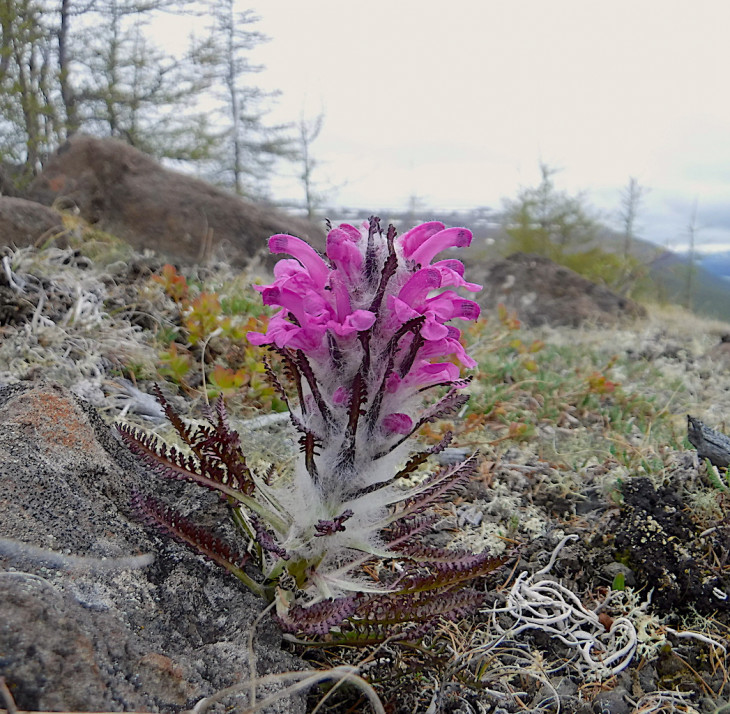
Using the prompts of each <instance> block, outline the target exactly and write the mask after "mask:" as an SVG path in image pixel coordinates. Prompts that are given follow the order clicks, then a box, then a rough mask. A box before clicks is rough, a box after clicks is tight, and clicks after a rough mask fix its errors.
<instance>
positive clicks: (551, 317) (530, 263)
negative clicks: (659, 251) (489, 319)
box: [470, 253, 646, 327]
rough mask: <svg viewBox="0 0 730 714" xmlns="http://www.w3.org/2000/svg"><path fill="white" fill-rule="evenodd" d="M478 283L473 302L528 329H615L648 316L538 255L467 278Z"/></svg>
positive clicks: (630, 302)
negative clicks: (510, 314)
mask: <svg viewBox="0 0 730 714" xmlns="http://www.w3.org/2000/svg"><path fill="white" fill-rule="evenodd" d="M470 279H471V280H474V281H475V282H479V283H482V285H483V286H484V287H483V289H482V291H481V292H479V293H477V297H476V299H477V300H478V301H479V303H480V304H481V305H482V307H485V308H487V309H494V308H496V307H497V305H499V304H500V303H502V304H503V305H504V306H505V307H506V308H508V309H509V310H514V311H515V312H516V313H517V317H518V318H519V319H520V321H522V322H523V323H524V324H526V325H529V326H532V327H534V326H537V325H553V326H568V327H577V326H579V325H582V324H585V323H588V324H598V325H613V324H616V323H617V322H619V321H620V320H622V319H626V318H636V317H643V316H645V315H646V310H645V309H644V308H643V307H642V306H641V305H639V304H638V303H635V302H634V301H633V300H629V299H628V298H625V297H621V296H620V295H617V294H616V293H614V292H612V291H611V290H609V289H608V288H607V287H605V286H603V285H597V284H596V283H592V282H591V281H590V280H588V279H586V278H584V277H583V276H581V275H578V273H576V272H574V271H572V270H570V269H569V268H566V267H564V266H562V265H558V264H557V263H554V262H553V261H552V260H550V259H549V258H545V257H543V256H540V255H532V254H526V253H515V254H514V255H511V256H509V257H508V258H504V259H502V260H497V261H493V262H490V263H488V264H487V265H486V266H485V268H484V269H483V272H482V273H481V274H479V273H478V272H477V274H476V275H474V274H473V271H472V274H471V276H470Z"/></svg>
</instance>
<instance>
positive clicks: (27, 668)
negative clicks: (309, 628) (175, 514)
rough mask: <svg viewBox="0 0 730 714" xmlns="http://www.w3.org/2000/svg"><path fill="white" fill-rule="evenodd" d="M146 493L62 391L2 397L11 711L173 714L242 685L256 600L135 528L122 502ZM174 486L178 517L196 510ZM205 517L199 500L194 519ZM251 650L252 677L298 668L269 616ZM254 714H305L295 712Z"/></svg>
mask: <svg viewBox="0 0 730 714" xmlns="http://www.w3.org/2000/svg"><path fill="white" fill-rule="evenodd" d="M145 482H147V487H148V488H149V487H150V485H151V484H149V477H146V476H145V475H144V474H143V473H141V472H139V471H138V470H137V466H136V463H135V462H134V461H133V460H132V458H131V457H130V456H129V454H128V453H127V452H126V450H125V449H124V447H122V446H121V445H120V444H119V443H118V442H117V440H116V439H115V437H114V436H113V434H112V432H111V430H110V428H109V427H108V426H107V425H105V424H104V422H103V421H102V420H101V419H100V418H99V416H98V415H97V413H96V412H95V411H94V410H93V408H91V407H90V406H88V405H87V404H86V403H84V402H82V401H81V400H79V399H77V398H75V397H74V396H73V395H72V394H71V393H70V392H68V391H67V390H66V389H64V388H62V387H61V386H59V385H56V384H53V383H35V384H27V385H24V384H17V385H13V386H11V387H6V388H5V389H2V390H0V676H3V677H5V680H6V682H7V685H8V687H9V688H10V691H11V693H12V694H13V696H14V697H15V700H16V702H17V705H18V708H19V709H25V710H47V711H48V710H66V711H69V710H76V711H84V710H85V711H94V710H96V711H123V710H146V711H172V710H179V709H180V708H184V707H186V708H187V707H191V706H192V705H194V704H195V702H196V701H198V700H199V699H201V698H202V697H205V696H209V695H211V694H213V693H214V692H216V691H218V690H220V689H223V688H225V687H228V686H231V685H233V684H236V683H239V682H245V681H246V680H247V679H248V677H249V668H250V665H251V660H250V656H249V651H248V636H249V630H250V628H251V627H252V625H253V622H254V620H255V618H257V617H258V616H259V615H260V614H261V611H262V609H263V607H264V603H263V602H262V601H261V600H259V599H257V598H256V597H254V596H253V595H251V594H250V593H249V592H248V591H247V590H246V589H245V588H244V587H243V586H242V585H241V584H240V583H239V582H238V581H237V580H236V579H235V578H232V577H231V576H229V575H228V574H227V573H225V571H223V570H222V569H220V568H218V566H214V565H212V564H209V563H207V562H205V561H203V560H201V559H200V558H198V557H196V556H195V555H194V554H192V553H191V552H190V551H188V550H187V549H185V548H183V547H182V546H179V545H177V544H176V543H174V542H172V541H170V540H169V539H167V538H161V537H159V536H158V535H157V534H155V533H154V532H148V531H147V530H146V529H145V527H143V526H142V525H141V524H140V523H139V522H138V521H137V520H136V518H135V514H134V512H133V509H132V508H131V506H130V493H131V491H132V489H133V488H135V487H136V488H141V487H143V486H144V485H145ZM164 486H165V484H163V487H164ZM173 486H176V487H177V489H178V490H177V495H178V497H179V499H180V501H181V502H183V503H185V504H186V505H185V508H186V509H187V510H190V509H192V508H195V507H197V506H200V498H199V496H198V495H197V494H194V492H192V491H190V490H189V489H187V488H186V486H185V485H184V484H173ZM193 494H194V495H193ZM196 499H197V500H196ZM216 507H217V501H216V499H212V500H210V499H209V501H208V502H207V504H206V508H205V512H206V513H210V512H211V511H215V509H216ZM217 515H221V516H225V509H222V511H221V513H220V514H214V516H215V517H217ZM213 520H214V521H215V518H214V519H213ZM38 549H43V551H44V552H43V553H41V552H39V551H38ZM140 554H155V555H156V558H155V560H154V562H153V563H152V564H151V565H148V566H147V567H135V568H133V569H130V568H129V567H119V566H120V565H121V566H125V565H127V563H126V561H125V562H122V563H120V562H119V560H114V559H124V558H128V557H130V556H139V555H140ZM61 556H63V557H65V560H63V558H62V557H61ZM79 558H86V559H89V558H91V559H94V560H95V561H96V562H95V563H92V564H90V563H89V561H88V560H79ZM60 560H63V562H59V561H60ZM136 565H139V563H136ZM254 643H255V644H254V650H255V655H256V662H257V671H258V674H259V675H265V674H269V673H276V672H281V671H286V670H291V669H302V668H304V666H305V665H304V664H303V663H302V662H300V661H299V660H297V659H296V658H294V657H293V656H291V655H289V654H287V653H286V652H284V651H282V649H281V647H280V644H281V635H280V632H279V630H278V629H277V628H276V626H275V625H274V623H273V622H272V621H271V620H270V619H269V618H268V616H265V617H264V618H263V620H262V622H261V623H260V624H259V625H258V626H257V628H256V630H255V637H254ZM259 691H260V692H261V694H267V695H268V694H271V693H272V692H273V691H274V690H272V689H270V688H269V689H268V690H264V688H262V687H260V688H259ZM242 701H245V699H244V700H242ZM226 703H227V704H230V700H227V701H226ZM265 711H268V712H275V711H278V712H303V711H304V702H303V700H302V699H301V698H299V697H297V698H293V699H292V698H285V699H283V700H281V701H280V702H278V704H277V705H275V706H272V707H269V708H268V709H266V710H265Z"/></svg>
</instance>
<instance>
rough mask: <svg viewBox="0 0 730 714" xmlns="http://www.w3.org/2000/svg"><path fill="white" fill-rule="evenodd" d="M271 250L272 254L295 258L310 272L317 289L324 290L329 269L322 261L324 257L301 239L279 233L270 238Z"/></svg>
mask: <svg viewBox="0 0 730 714" xmlns="http://www.w3.org/2000/svg"><path fill="white" fill-rule="evenodd" d="M269 250H270V251H271V252H272V253H288V254H289V255H292V256H294V257H295V258H296V259H297V260H298V261H299V262H300V263H301V264H302V265H303V266H304V267H305V268H306V269H307V270H308V271H309V275H310V276H311V278H312V280H313V282H314V283H315V285H317V287H319V288H323V287H324V286H325V285H326V284H327V277H328V276H329V268H328V267H327V263H325V262H324V260H322V256H321V255H319V253H317V251H316V250H315V249H314V248H312V246H311V245H309V243H305V242H304V241H303V240H302V239H301V238H297V237H295V236H290V235H286V234H285V233H279V234H277V235H275V236H271V238H269Z"/></svg>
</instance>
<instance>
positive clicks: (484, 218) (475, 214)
mask: <svg viewBox="0 0 730 714" xmlns="http://www.w3.org/2000/svg"><path fill="white" fill-rule="evenodd" d="M366 213H367V212H363V211H358V210H354V209H340V211H335V212H334V215H331V216H330V218H332V219H333V223H338V222H339V221H340V220H350V221H352V220H355V217H357V219H358V220H360V219H362V216H363V215H366ZM376 215H380V216H381V218H382V219H383V224H387V223H388V222H391V221H392V222H393V223H395V224H396V227H397V228H398V229H399V230H407V229H408V228H410V227H411V226H413V225H415V224H416V223H419V222H421V221H428V220H440V221H442V222H443V223H445V224H446V225H452V226H453V225H463V226H467V227H469V228H470V229H471V230H472V231H473V233H474V241H473V243H472V245H471V248H469V249H467V250H464V251H462V254H461V255H462V259H465V260H466V262H468V263H470V264H475V263H484V262H487V261H493V260H498V259H500V258H504V257H505V256H506V255H507V254H508V253H509V250H508V237H507V235H506V233H505V232H504V229H503V228H502V227H501V225H500V215H499V213H498V212H497V211H495V210H493V209H490V208H488V207H480V208H476V209H473V210H470V211H434V210H433V209H420V210H413V211H402V212H397V211H383V212H381V213H380V214H378V213H377V212H376ZM594 247H598V248H601V250H604V251H606V252H608V253H623V250H624V236H623V235H622V234H621V233H619V232H617V231H614V230H612V229H610V228H607V227H605V226H603V227H602V228H601V230H600V232H599V234H598V236H597V238H596V240H595V241H593V242H591V243H586V244H584V245H582V246H581V247H580V250H587V249H590V248H594ZM631 253H632V255H633V256H634V257H635V258H636V259H637V260H638V261H639V262H640V263H641V265H643V266H645V267H646V269H647V272H648V277H649V278H651V280H652V281H653V285H650V286H649V287H648V288H647V289H646V290H639V291H637V294H636V295H631V297H634V298H635V299H638V300H639V301H641V300H642V299H649V300H656V301H658V302H660V303H669V304H677V305H683V306H684V305H686V302H687V273H688V270H689V266H690V263H689V260H688V259H687V257H686V256H685V255H682V254H680V253H673V252H672V251H670V250H666V249H665V248H662V247H661V246H658V245H656V244H655V243H651V242H649V241H646V240H642V239H641V238H634V239H633V241H632V244H631ZM694 271H695V272H694V276H693V294H692V310H693V311H694V312H696V313H697V314H699V315H703V316H706V317H712V318H716V319H719V320H723V321H726V322H730V251H729V252H728V253H713V254H712V255H707V256H704V257H700V258H698V260H697V261H696V262H695V266H694Z"/></svg>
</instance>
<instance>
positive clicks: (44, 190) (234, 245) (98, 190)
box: [28, 135, 324, 267]
mask: <svg viewBox="0 0 730 714" xmlns="http://www.w3.org/2000/svg"><path fill="white" fill-rule="evenodd" d="M28 196H29V198H31V199H33V200H37V201H39V202H40V203H44V204H46V205H51V204H52V203H53V202H54V201H56V200H57V199H59V200H61V201H62V203H63V204H64V205H73V206H75V207H76V208H77V209H78V210H79V211H80V214H81V216H82V217H83V218H84V219H85V220H86V221H88V222H89V223H92V224H95V225H97V226H98V227H99V228H100V229H102V230H104V231H107V232H108V233H112V234H114V235H116V236H117V237H119V238H122V239H123V240H126V241H127V242H129V243H130V244H131V245H132V246H134V247H135V248H136V249H137V250H140V251H141V250H143V249H145V248H151V249H153V250H156V251H158V252H159V253H161V254H162V255H165V256H168V257H169V258H170V259H172V260H179V261H185V262H195V263H200V262H205V261H206V260H208V259H209V258H211V257H220V258H223V259H224V260H225V261H226V262H227V263H229V264H230V265H232V266H234V267H243V266H246V265H248V264H249V263H251V261H253V260H254V259H255V258H262V259H263V258H265V257H266V256H267V254H268V247H267V240H268V238H269V236H270V235H272V234H274V233H292V234H294V235H297V236H299V237H300V238H307V239H312V240H314V242H315V243H317V242H319V243H320V244H322V245H323V244H324V234H323V232H322V230H321V229H320V228H318V227H317V226H315V225H313V224H312V223H310V222H309V221H307V220H304V219H300V218H295V217H292V216H287V215H285V214H284V213H281V212H279V211H277V210H275V209H273V208H269V207H265V206H260V205H257V204H254V203H251V202H250V201H245V200H243V199H241V198H238V197H237V196H234V195H232V194H230V193H228V192H227V191H224V190H222V189H219V188H216V187H214V186H211V185H210V184H208V183H205V182H204V181H200V180H199V179H196V178H193V177H192V176H185V175H183V174H180V173H177V172H175V171H170V170H169V169H166V168H164V167H163V166H161V165H160V164H159V163H158V162H157V161H155V160H154V159H152V158H150V157H149V156H147V155H145V154H143V153H142V152H140V151H138V150H137V149H135V148H133V147H132V146H129V145H128V144H125V143H123V142H121V141H118V140H115V139H97V138H94V137H90V136H83V135H75V136H74V137H72V138H71V139H69V140H68V141H67V142H66V143H65V144H64V145H63V146H62V147H61V148H60V149H59V150H58V151H57V152H56V154H55V155H54V156H53V157H51V159H50V160H49V161H48V163H47V164H46V166H45V167H44V169H43V171H42V173H41V174H40V175H39V176H38V177H36V179H35V180H34V181H33V183H32V184H31V186H30V187H29V189H28Z"/></svg>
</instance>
